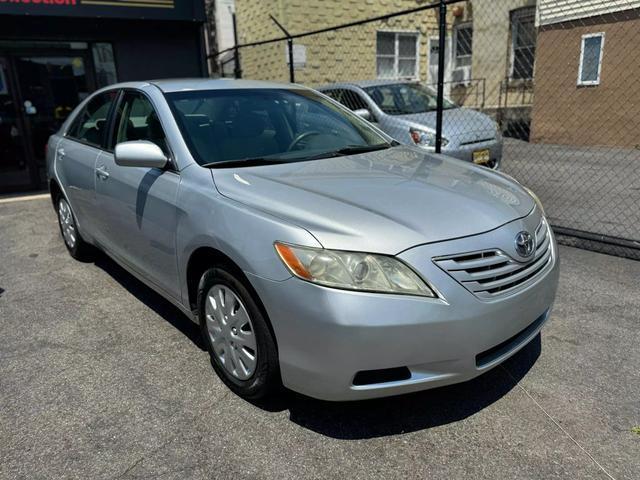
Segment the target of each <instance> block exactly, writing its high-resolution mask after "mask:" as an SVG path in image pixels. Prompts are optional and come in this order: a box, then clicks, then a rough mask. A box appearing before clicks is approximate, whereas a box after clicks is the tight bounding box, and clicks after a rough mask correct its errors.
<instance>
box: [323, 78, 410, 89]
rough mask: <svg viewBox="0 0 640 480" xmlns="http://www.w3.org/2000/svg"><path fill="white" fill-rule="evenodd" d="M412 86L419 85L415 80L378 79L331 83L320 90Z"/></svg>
mask: <svg viewBox="0 0 640 480" xmlns="http://www.w3.org/2000/svg"><path fill="white" fill-rule="evenodd" d="M402 83H406V84H410V83H418V82H417V81H415V80H389V79H376V80H359V81H356V82H340V83H329V84H327V85H323V86H321V87H319V88H318V90H320V91H322V90H325V89H329V88H340V87H360V88H367V87H379V86H381V85H397V84H402Z"/></svg>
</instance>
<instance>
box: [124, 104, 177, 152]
mask: <svg viewBox="0 0 640 480" xmlns="http://www.w3.org/2000/svg"><path fill="white" fill-rule="evenodd" d="M115 125H116V127H115V132H114V135H113V136H114V140H113V142H112V143H114V144H118V143H122V142H130V141H133V140H147V141H149V142H153V143H155V144H156V145H158V146H159V147H160V148H162V150H163V151H164V152H165V153H168V149H167V140H166V137H165V134H164V130H163V129H162V125H161V124H160V120H159V119H158V115H157V114H156V111H155V110H154V108H153V105H151V102H150V101H149V99H148V98H147V97H145V96H144V95H142V94H141V93H136V92H126V93H125V95H124V98H123V99H122V101H121V102H120V104H119V105H118V109H117V113H116V123H115Z"/></svg>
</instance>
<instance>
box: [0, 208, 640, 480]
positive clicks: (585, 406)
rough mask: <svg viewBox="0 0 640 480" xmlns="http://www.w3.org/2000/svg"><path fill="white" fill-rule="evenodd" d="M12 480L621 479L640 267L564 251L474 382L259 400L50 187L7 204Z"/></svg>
mask: <svg viewBox="0 0 640 480" xmlns="http://www.w3.org/2000/svg"><path fill="white" fill-rule="evenodd" d="M0 222H1V223H0V224H1V225H2V228H1V229H0V245H1V246H2V254H1V257H0V336H1V337H0V338H2V342H1V343H0V478H2V479H5V478H6V479H14V478H24V479H34V478H56V479H57V478H81V479H88V478H90V479H103V478H104V479H107V478H163V479H164V478H175V479H185V478H198V479H199V478H202V479H204V478H207V479H210V478H216V479H225V478H278V479H300V478H340V479H347V478H348V479H372V478H384V479H388V478H409V477H410V478H451V479H455V478H473V479H475V478H497V479H505V478H509V479H512V478H526V479H530V478H541V479H549V478H570V479H575V478H580V479H584V478H601V479H607V478H616V479H637V478H638V477H639V472H640V435H639V434H637V433H634V432H633V431H632V429H633V428H634V427H636V426H640V328H639V325H640V324H639V322H640V295H639V284H640V262H634V261H630V260H624V259H620V258H615V257H610V256H605V255H600V254H596V253H592V252H587V251H582V250H576V249H572V248H566V247H561V250H560V255H561V259H562V274H561V286H560V291H559V294H558V299H557V302H556V306H555V310H554V313H553V315H552V318H551V321H550V323H549V324H548V325H547V326H546V327H545V328H544V330H543V334H542V340H541V343H540V342H534V343H533V344H531V345H530V346H529V347H528V348H526V349H524V350H523V351H522V352H520V353H519V354H518V355H516V356H515V357H513V358H512V359H510V360H509V361H507V362H506V363H505V364H504V365H503V366H501V367H498V368H496V369H494V370H492V371H491V372H488V373H487V374H485V375H483V376H481V377H479V378H477V379H475V380H473V381H471V382H468V383H465V384H462V385H457V386H452V387H447V388H443V389H438V390H432V391H427V392H423V393H418V394H413V395H408V396H404V397H396V398H390V399H382V400H375V401H369V402H358V403H348V404H344V403H338V404H335V403H333V404H332V403H324V402H319V401H315V400H311V399H308V398H304V397H301V396H298V395H294V394H289V395H283V396H282V397H281V398H279V399H277V400H276V401H274V402H272V403H270V404H268V405H260V406H256V405H253V404H250V403H247V402H245V401H243V400H241V399H239V398H238V397H236V396H235V395H233V394H231V393H230V392H229V391H228V390H227V389H226V388H225V387H224V385H222V384H221V382H220V381H219V380H218V379H217V377H216V376H215V375H214V373H213V371H212V369H211V367H210V365H209V363H208V356H207V354H206V353H205V352H204V351H203V350H202V345H201V343H200V340H199V338H198V330H197V328H196V327H195V326H194V325H192V324H191V323H190V321H189V320H187V319H186V318H185V317H183V316H182V315H181V314H180V313H179V312H178V311H177V310H176V309H175V308H174V307H172V306H171V305H170V304H169V303H168V302H166V301H165V300H163V299H162V298H160V297H159V296H157V295H156V294H154V293H153V292H152V291H151V290H149V289H148V288H146V287H145V286H143V285H142V284H141V283H139V282H138V281H137V280H135V279H134V278H133V277H132V276H130V275H129V274H127V273H125V272H124V271H123V270H122V269H121V268H119V267H118V266H117V265H115V264H114V263H113V262H112V261H111V260H109V259H107V258H104V257H102V258H99V259H98V260H97V261H96V263H95V264H94V263H78V262H76V261H74V260H72V259H71V258H70V257H69V256H68V254H67V252H66V250H65V248H64V246H63V243H62V240H61V239H60V236H59V232H58V229H57V225H56V222H55V216H54V213H53V210H52V208H51V204H50V202H49V201H48V200H46V199H40V200H33V201H25V202H12V203H4V204H0Z"/></svg>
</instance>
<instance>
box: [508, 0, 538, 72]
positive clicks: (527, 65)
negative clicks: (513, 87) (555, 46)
mask: <svg viewBox="0 0 640 480" xmlns="http://www.w3.org/2000/svg"><path fill="white" fill-rule="evenodd" d="M535 17H536V8H535V7H526V8H520V9H518V10H513V11H512V12H511V75H510V77H511V78H512V79H513V80H529V79H531V78H533V62H534V60H535V54H536V26H535Z"/></svg>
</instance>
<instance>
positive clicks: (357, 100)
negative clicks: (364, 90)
mask: <svg viewBox="0 0 640 480" xmlns="http://www.w3.org/2000/svg"><path fill="white" fill-rule="evenodd" d="M322 93H324V94H325V95H327V96H329V97H331V98H333V99H334V100H336V101H337V102H340V103H341V104H342V105H344V106H345V107H347V108H348V109H349V110H360V109H363V108H364V109H367V110H368V109H369V107H368V106H367V104H366V103H365V101H364V100H363V99H362V97H360V95H359V94H358V93H356V92H354V91H352V90H344V89H338V90H326V91H324V92H322Z"/></svg>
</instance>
